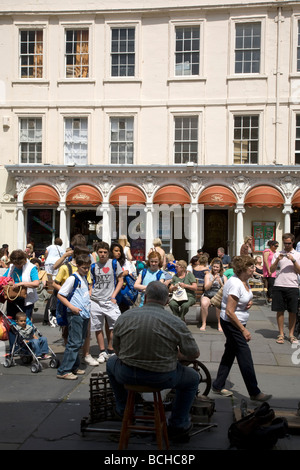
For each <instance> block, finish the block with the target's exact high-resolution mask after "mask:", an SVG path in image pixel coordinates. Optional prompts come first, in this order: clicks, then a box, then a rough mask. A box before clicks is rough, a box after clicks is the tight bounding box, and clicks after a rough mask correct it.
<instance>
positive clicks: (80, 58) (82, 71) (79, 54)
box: [75, 30, 89, 78]
mask: <svg viewBox="0 0 300 470" xmlns="http://www.w3.org/2000/svg"><path fill="white" fill-rule="evenodd" d="M77 34H78V39H77V44H76V66H75V77H76V78H87V77H88V76H89V32H88V30H82V31H78V32H77Z"/></svg>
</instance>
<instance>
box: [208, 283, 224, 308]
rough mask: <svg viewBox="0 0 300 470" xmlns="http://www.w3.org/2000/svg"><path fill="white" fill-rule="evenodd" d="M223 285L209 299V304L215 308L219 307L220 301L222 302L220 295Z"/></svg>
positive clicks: (221, 294)
mask: <svg viewBox="0 0 300 470" xmlns="http://www.w3.org/2000/svg"><path fill="white" fill-rule="evenodd" d="M223 287H224V286H222V287H221V288H220V289H219V290H218V292H217V293H216V294H215V295H214V296H213V297H212V298H211V299H210V303H211V305H213V306H214V307H216V308H221V302H222V297H223Z"/></svg>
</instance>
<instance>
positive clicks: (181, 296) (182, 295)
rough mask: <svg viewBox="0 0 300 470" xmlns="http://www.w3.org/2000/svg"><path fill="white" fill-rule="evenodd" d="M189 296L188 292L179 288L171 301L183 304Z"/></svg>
mask: <svg viewBox="0 0 300 470" xmlns="http://www.w3.org/2000/svg"><path fill="white" fill-rule="evenodd" d="M187 299H188V296H187V293H186V290H185V289H184V288H183V287H178V288H177V289H176V290H175V291H174V292H173V295H172V299H171V300H176V302H183V301H184V300H187Z"/></svg>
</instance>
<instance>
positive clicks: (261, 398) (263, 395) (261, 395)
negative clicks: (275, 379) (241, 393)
mask: <svg viewBox="0 0 300 470" xmlns="http://www.w3.org/2000/svg"><path fill="white" fill-rule="evenodd" d="M271 398H272V395H267V394H266V393H263V392H260V393H259V394H258V395H255V396H251V397H250V399H251V400H253V401H268V400H271Z"/></svg>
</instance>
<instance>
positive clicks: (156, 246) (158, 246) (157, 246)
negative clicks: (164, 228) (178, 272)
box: [148, 238, 167, 269]
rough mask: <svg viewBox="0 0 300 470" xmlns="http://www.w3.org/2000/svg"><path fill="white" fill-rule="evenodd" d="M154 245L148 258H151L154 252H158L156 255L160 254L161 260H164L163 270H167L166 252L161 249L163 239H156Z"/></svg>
mask: <svg viewBox="0 0 300 470" xmlns="http://www.w3.org/2000/svg"><path fill="white" fill-rule="evenodd" d="M152 244H153V248H151V249H150V251H149V253H148V257H149V254H150V253H151V252H152V251H156V253H159V254H160V256H161V259H162V267H163V269H165V268H166V265H167V260H166V253H165V250H163V249H162V247H161V245H162V242H161V239H160V238H154V240H153V242H152Z"/></svg>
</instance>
